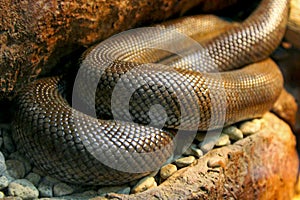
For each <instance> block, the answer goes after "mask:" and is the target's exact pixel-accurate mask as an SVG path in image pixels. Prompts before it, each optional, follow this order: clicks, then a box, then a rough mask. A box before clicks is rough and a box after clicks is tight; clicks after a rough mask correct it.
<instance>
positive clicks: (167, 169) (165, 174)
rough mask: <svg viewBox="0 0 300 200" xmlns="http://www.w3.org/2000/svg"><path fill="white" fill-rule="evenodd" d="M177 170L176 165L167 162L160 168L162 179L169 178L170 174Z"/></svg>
mask: <svg viewBox="0 0 300 200" xmlns="http://www.w3.org/2000/svg"><path fill="white" fill-rule="evenodd" d="M176 171H177V167H176V165H173V164H167V165H165V166H163V167H162V168H161V169H160V177H161V178H162V179H167V178H169V177H170V176H172V174H174V173H175V172H176Z"/></svg>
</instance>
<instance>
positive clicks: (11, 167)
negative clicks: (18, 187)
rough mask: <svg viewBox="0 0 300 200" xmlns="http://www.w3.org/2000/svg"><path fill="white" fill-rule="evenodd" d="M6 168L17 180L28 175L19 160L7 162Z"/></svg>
mask: <svg viewBox="0 0 300 200" xmlns="http://www.w3.org/2000/svg"><path fill="white" fill-rule="evenodd" d="M6 168H7V172H8V174H9V175H11V176H12V177H13V178H15V179H22V178H24V176H25V173H26V170H25V166H24V165H23V163H22V162H21V161H19V160H7V161H6Z"/></svg>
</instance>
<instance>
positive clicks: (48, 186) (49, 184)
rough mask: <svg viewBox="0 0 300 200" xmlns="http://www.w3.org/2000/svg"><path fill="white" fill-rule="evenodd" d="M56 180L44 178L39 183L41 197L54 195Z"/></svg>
mask: <svg viewBox="0 0 300 200" xmlns="http://www.w3.org/2000/svg"><path fill="white" fill-rule="evenodd" d="M54 184H56V182H53V181H51V179H50V180H49V179H47V178H44V179H43V180H42V181H41V182H40V183H39V185H38V190H39V192H40V196H41V197H52V196H53V186H54Z"/></svg>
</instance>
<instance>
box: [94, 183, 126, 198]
mask: <svg viewBox="0 0 300 200" xmlns="http://www.w3.org/2000/svg"><path fill="white" fill-rule="evenodd" d="M108 193H117V194H129V193H130V187H129V186H128V185H120V186H111V187H102V188H100V189H99V190H98V194H99V195H100V196H105V195H107V194H108Z"/></svg>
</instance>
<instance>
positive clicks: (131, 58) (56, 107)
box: [13, 0, 289, 185]
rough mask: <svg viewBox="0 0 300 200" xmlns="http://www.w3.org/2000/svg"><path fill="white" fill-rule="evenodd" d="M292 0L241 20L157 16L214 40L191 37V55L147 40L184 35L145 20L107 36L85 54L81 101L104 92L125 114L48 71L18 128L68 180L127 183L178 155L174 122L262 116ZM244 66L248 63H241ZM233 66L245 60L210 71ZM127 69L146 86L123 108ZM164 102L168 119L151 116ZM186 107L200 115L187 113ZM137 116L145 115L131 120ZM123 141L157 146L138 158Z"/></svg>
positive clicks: (25, 103) (141, 149) (269, 1)
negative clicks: (92, 112)
mask: <svg viewBox="0 0 300 200" xmlns="http://www.w3.org/2000/svg"><path fill="white" fill-rule="evenodd" d="M288 4H289V0H263V1H262V2H261V4H260V5H259V6H258V8H257V9H256V10H255V11H254V12H253V13H252V15H250V16H249V17H248V18H247V19H246V20H245V21H244V22H242V23H239V24H238V23H235V24H230V23H228V22H225V21H223V20H221V19H218V18H216V17H213V16H204V17H203V16H192V17H186V18H182V19H178V20H174V21H171V22H166V23H164V24H161V25H158V26H156V28H158V29H159V31H161V30H163V29H166V30H176V31H177V32H179V33H181V34H184V35H187V36H189V37H190V38H193V39H194V40H197V41H198V42H199V43H200V44H201V47H202V50H204V51H200V50H197V49H196V50H193V51H192V50H190V49H189V45H186V44H183V45H182V44H179V45H177V46H179V50H180V51H179V52H180V53H182V55H184V56H182V57H181V56H176V55H174V54H172V53H170V52H167V51H165V50H163V49H152V48H142V47H141V46H142V45H146V46H147V45H149V41H150V42H151V40H152V39H153V40H156V41H157V42H158V43H163V44H164V43H167V42H164V41H169V42H168V44H166V46H168V45H169V46H172V45H173V46H176V39H177V37H174V38H172V37H171V36H166V35H164V34H159V33H160V32H156V31H157V29H151V30H149V31H148V32H147V31H146V32H145V31H144V32H143V31H140V32H139V30H137V31H135V32H132V33H134V34H133V36H132V40H126V39H124V38H122V36H121V37H117V36H116V37H113V38H112V39H110V40H107V41H106V42H104V43H102V46H95V47H94V48H93V49H91V50H89V51H88V52H87V53H86V55H85V57H84V59H83V61H82V68H81V69H83V70H82V71H83V72H84V73H83V80H84V81H85V82H86V84H82V83H81V84H79V86H78V88H77V89H78V90H77V93H79V94H78V95H79V96H80V95H82V96H83V98H82V99H81V100H80V101H81V102H82V105H84V106H83V107H84V108H87V109H88V110H89V109H93V107H91V108H89V105H92V106H94V104H91V103H90V101H93V99H96V105H97V110H96V113H97V115H100V116H104V117H105V118H112V117H116V116H118V117H117V120H109V119H105V120H103V119H102V120H100V119H96V118H94V117H92V116H89V115H87V114H84V113H83V112H81V111H79V110H76V109H73V108H72V107H71V106H70V105H69V103H68V102H67V101H66V100H65V99H64V98H63V95H62V93H63V92H64V89H65V87H64V81H63V80H62V79H61V78H58V77H51V78H46V79H40V80H37V81H36V82H34V83H33V84H31V85H29V86H28V87H26V88H24V90H23V91H21V93H20V94H19V96H18V98H17V106H18V112H17V115H16V118H15V122H14V132H13V137H14V140H15V142H16V144H17V147H18V149H20V150H22V152H24V154H25V155H26V156H28V158H30V160H31V161H32V162H33V163H34V164H35V165H36V166H37V167H38V168H40V169H42V170H43V171H45V172H46V173H48V174H49V175H52V176H54V177H56V178H58V179H60V180H63V181H66V182H72V183H77V184H97V185H105V184H121V183H124V182H128V181H131V180H135V179H137V178H140V177H142V176H144V175H146V174H148V173H149V171H147V170H145V171H143V172H142V171H140V170H138V169H140V168H145V169H154V168H156V166H157V165H158V164H159V165H161V164H163V163H164V162H165V161H166V160H167V159H168V157H170V156H171V155H172V152H173V146H172V144H171V141H172V139H173V138H174V137H175V134H173V132H172V131H171V132H168V131H167V130H168V128H172V129H175V130H176V129H179V128H181V129H184V130H188V131H192V130H197V129H198V130H206V129H208V128H210V129H213V128H221V127H222V126H224V125H229V124H232V123H235V122H238V121H241V120H245V119H249V118H253V117H260V116H262V115H263V114H264V113H265V112H267V111H268V110H269V109H270V108H271V107H272V105H273V103H274V102H275V101H276V99H277V97H278V96H279V94H280V92H281V90H282V85H283V79H282V75H281V73H280V70H279V69H278V68H277V66H276V64H275V63H274V62H273V61H272V60H270V59H268V58H267V57H268V56H269V55H270V54H271V53H272V52H273V51H274V49H275V48H276V47H277V46H278V45H279V43H280V41H281V39H282V37H283V34H284V31H285V26H286V21H287V16H288ZM152 30H153V32H152ZM149 38H150V40H149ZM147 39H148V40H147ZM135 42H136V43H139V42H140V43H141V46H140V44H139V45H137V44H135ZM129 45H132V49H131V51H128V52H127V53H122V51H123V50H124V49H130V48H131V47H129ZM181 50H182V51H181ZM111 56H113V62H112V63H108V64H107V65H108V66H107V67H103V66H102V64H103V63H105V62H106V60H105V59H107V58H110V57H111ZM207 57H209V59H206V58H207ZM151 62H153V63H158V64H159V65H154V66H153V68H151V69H148V68H147V69H146V70H145V69H144V68H142V69H137V70H136V68H138V67H139V64H142V63H151ZM251 63H252V64H251ZM162 64H163V65H162ZM199 65H201V66H203V68H202V69H201V70H202V71H201V72H199V71H197V69H195V66H196V68H197V66H199ZM245 65H248V66H245ZM243 66H245V67H243ZM239 67H243V68H241V69H236V68H239ZM232 69H235V70H233V71H230V72H221V73H210V72H214V71H227V70H232ZM129 72H130V73H129ZM145 72H147V73H145ZM124 74H126V77H125V78H123V82H122V83H123V84H124V86H123V89H124V90H127V91H129V90H130V89H131V88H135V89H136V90H135V91H133V92H132V95H131V96H130V98H129V105H128V108H129V112H128V111H124V109H122V108H123V107H122V105H121V103H122V101H123V100H122V99H119V98H116V100H115V102H114V104H113V105H115V106H116V107H117V108H118V109H115V111H112V110H113V109H114V106H113V105H112V104H111V102H112V100H113V95H118V94H119V96H120V94H121V96H122V93H118V91H115V92H116V94H115V93H114V92H113V91H114V90H115V89H116V87H117V84H118V83H119V81H120V80H121V79H122V76H123V75H124ZM98 79H100V81H99V83H98V81H97V80H98ZM95 81H96V82H97V83H98V84H97V89H96V90H97V92H96V94H95V90H93V89H91V87H90V85H89V84H92V82H95ZM94 89H95V88H94ZM177 93H180V94H181V95H182V96H177ZM93 95H96V98H95V96H93ZM190 96H192V98H190V99H189V97H190ZM213 96H214V97H220V99H219V98H215V100H214V102H213ZM221 97H222V98H221ZM91 98H92V100H90V99H91ZM120 98H122V97H120ZM191 99H193V100H195V103H192V102H191ZM222 99H223V102H222V101H221V100H222ZM73 103H74V102H73ZM156 104H161V107H163V108H164V109H165V113H164V114H165V115H163V116H162V115H161V113H159V109H160V108H161V107H158V108H157V109H156V110H155V109H154V112H152V113H154V117H155V118H158V119H157V122H160V121H161V120H164V118H166V121H165V125H164V127H165V128H164V129H161V128H159V126H158V127H157V128H155V127H152V126H147V125H143V124H149V123H150V124H151V123H152V120H155V119H154V118H153V117H152V118H151V116H149V114H148V112H149V111H150V110H151V109H152V106H153V105H156ZM224 106H225V110H226V113H225V114H224V120H221V119H219V118H218V116H219V115H220V118H222V117H221V115H222V114H221V113H222V112H223V109H224ZM119 108H120V109H119ZM222 108H223V109H222ZM78 109H80V108H78ZM182 109H184V110H187V111H186V112H187V113H188V114H189V113H199V115H195V114H194V115H193V114H192V115H191V116H190V115H188V117H186V118H180V117H181V114H182V112H183V110H182ZM194 111H195V112H194ZM155 113H156V115H155ZM157 113H158V114H157ZM213 115H217V117H213ZM115 119H116V118H115ZM120 119H122V120H125V121H121V120H120ZM131 119H132V120H133V121H134V122H139V123H142V124H137V123H134V122H128V120H129V121H130V120H131ZM126 120H127V121H126ZM195 122H196V123H197V124H196V126H195ZM181 125H184V126H181ZM99 149H101V150H99ZM122 151H126V152H129V153H132V154H133V153H136V154H139V153H151V152H152V153H153V152H154V153H155V154H154V155H155V156H153V155H149V156H147V155H145V157H134V158H131V157H126V156H123V154H122V156H120V155H121V153H120V152H122ZM91 152H96V153H95V154H100V157H101V158H103V159H105V158H107V159H110V160H111V161H113V160H118V161H120V163H119V164H117V165H120V166H121V169H125V171H121V170H119V169H115V168H113V167H111V166H110V165H107V163H105V162H104V161H103V160H99V158H97V157H96V156H95V155H94V154H93V153H91ZM124 155H125V154H124ZM130 159H133V160H130ZM134 159H136V160H134ZM108 164H109V163H108ZM127 169H133V171H130V170H129V171H126V170H127ZM134 169H137V171H136V173H135V172H134ZM150 171H151V170H150Z"/></svg>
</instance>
